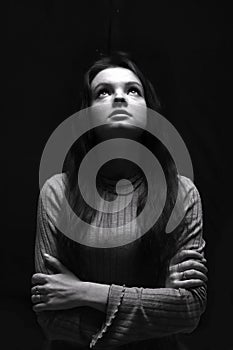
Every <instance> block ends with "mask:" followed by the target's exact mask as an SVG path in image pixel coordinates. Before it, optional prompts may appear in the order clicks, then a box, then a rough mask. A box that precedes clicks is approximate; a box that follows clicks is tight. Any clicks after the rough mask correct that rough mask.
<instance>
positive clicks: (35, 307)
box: [32, 303, 50, 312]
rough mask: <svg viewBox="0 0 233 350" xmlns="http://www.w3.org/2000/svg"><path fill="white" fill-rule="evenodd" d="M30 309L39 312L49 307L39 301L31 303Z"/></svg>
mask: <svg viewBox="0 0 233 350" xmlns="http://www.w3.org/2000/svg"><path fill="white" fill-rule="evenodd" d="M32 310H33V311H35V312H41V311H45V310H50V307H49V306H48V305H47V304H46V303H39V304H35V305H33V307H32Z"/></svg>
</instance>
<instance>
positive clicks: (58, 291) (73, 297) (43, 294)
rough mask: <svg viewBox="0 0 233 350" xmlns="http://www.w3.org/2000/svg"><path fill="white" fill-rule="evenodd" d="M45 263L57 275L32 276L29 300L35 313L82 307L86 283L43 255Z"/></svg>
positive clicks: (56, 261)
mask: <svg viewBox="0 0 233 350" xmlns="http://www.w3.org/2000/svg"><path fill="white" fill-rule="evenodd" d="M44 256H45V258H46V261H47V263H48V264H49V265H50V266H51V267H53V269H55V271H57V272H58V273H55V274H53V275H46V274H43V273H36V274H34V275H33V276H32V284H34V286H33V287H32V289H31V293H32V297H31V300H32V302H33V304H34V306H33V310H34V311H36V312H40V311H44V310H64V309H71V308H73V307H78V306H83V305H84V299H85V298H84V297H85V291H86V282H82V281H80V279H79V278H78V277H77V276H76V275H74V274H73V273H72V272H71V271H69V270H68V269H67V268H66V267H65V266H64V265H62V263H61V262H60V261H59V260H58V259H56V258H55V257H53V256H51V255H48V254H45V255H44Z"/></svg>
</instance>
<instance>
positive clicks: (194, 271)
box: [165, 250, 208, 289]
mask: <svg viewBox="0 0 233 350" xmlns="http://www.w3.org/2000/svg"><path fill="white" fill-rule="evenodd" d="M205 264H206V259H205V258H203V256H202V255H201V254H200V253H198V252H197V251H195V250H183V251H181V252H180V253H178V254H177V255H175V256H174V258H172V259H171V261H170V264H169V273H168V276H167V278H166V283H165V287H166V288H186V289H190V288H195V287H200V286H203V285H205V284H206V282H207V280H208V278H207V272H208V270H207V267H206V266H205Z"/></svg>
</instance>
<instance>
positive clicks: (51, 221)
mask: <svg viewBox="0 0 233 350" xmlns="http://www.w3.org/2000/svg"><path fill="white" fill-rule="evenodd" d="M179 181H180V182H181V183H182V185H183V188H184V189H185V195H184V208H185V216H186V219H187V222H188V225H186V226H185V229H184V230H185V232H184V233H183V235H182V237H183V238H182V244H181V245H180V248H179V251H177V252H176V254H178V253H179V252H180V251H181V250H183V249H193V250H196V251H198V252H201V253H202V255H203V256H204V247H205V241H204V239H203V237H202V226H203V224H202V208H201V200H200V196H199V193H198V191H197V189H196V187H195V185H194V184H193V182H192V181H191V180H190V179H188V178H186V177H184V176H179ZM65 182H66V175H65V174H57V175H54V176H53V177H51V178H50V179H49V180H47V181H46V183H45V184H44V186H43V188H42V190H41V192H40V196H39V201H38V215H37V233H36V244H35V270H36V272H41V273H46V274H50V273H52V272H51V271H50V270H49V269H48V268H47V265H46V263H45V260H44V257H43V253H45V252H47V253H48V254H50V255H53V256H55V257H57V258H58V259H59V260H60V261H61V262H62V263H63V264H64V265H65V266H66V267H67V268H68V269H70V270H71V271H72V272H73V273H75V274H76V275H77V276H78V277H79V278H80V279H81V280H83V281H90V282H96V283H104V284H109V285H110V289H109V295H108V301H107V307H106V313H103V312H101V311H98V310H96V309H93V308H90V307H77V308H72V309H68V310H57V311H43V312H40V313H38V314H37V319H38V322H39V324H40V326H41V327H42V329H43V330H44V332H45V334H46V336H47V338H48V339H49V340H50V341H52V344H57V345H56V347H51V348H53V349H66V350H68V349H88V348H96V349H102V348H103V349H115V348H117V347H119V348H120V349H140V350H143V349H155V350H157V349H165V348H166V350H167V349H170V348H171V349H176V347H175V346H176V345H175V344H176V341H175V338H176V335H177V334H179V333H190V332H192V331H193V330H194V329H195V328H196V327H197V325H198V322H199V319H200V316H201V314H202V313H203V312H204V310H205V306H206V287H205V286H202V287H197V288H193V289H189V290H187V289H182V288H179V289H174V288H164V287H161V286H159V285H158V281H157V280H158V279H157V277H158V272H159V265H158V266H157V267H156V266H155V263H154V260H153V263H152V259H151V257H150V256H149V255H148V254H146V253H145V251H144V249H142V240H141V239H136V240H134V241H133V242H131V243H128V244H125V245H123V246H120V247H114V248H95V247H90V246H86V245H83V244H79V243H77V242H75V241H73V240H72V239H70V238H68V237H67V236H65V235H64V234H63V233H62V232H60V231H59V229H58V228H57V227H56V222H57V221H58V220H59V215H60V213H61V208H62V205H63V201H64V193H65ZM134 184H136V186H135V188H136V190H135V191H134V195H133V199H132V201H131V203H130V204H129V205H128V206H126V208H125V209H124V210H120V211H119V212H114V213H112V214H109V213H108V214H107V213H104V212H99V213H98V215H97V216H96V218H95V223H96V224H97V226H99V227H100V230H99V231H98V234H100V235H101V227H106V222H107V220H108V222H109V215H110V219H111V220H110V222H111V224H112V226H114V227H119V230H122V225H124V224H125V223H126V222H129V221H130V220H131V219H132V218H133V217H135V215H136V203H137V198H138V195H139V193H140V190H141V189H142V183H140V179H136V180H135V183H134ZM108 185H110V186H107V187H106V191H105V192H104V193H105V199H107V198H108V195H109V193H110V192H111V183H109V184H108ZM124 201H125V196H122V202H123V204H124ZM105 205H106V202H105ZM135 230H136V228H135V227H131V228H130V230H128V231H127V232H125V234H127V235H130V234H131V232H134V231H135ZM121 234H122V232H121ZM145 236H146V235H145ZM168 273H169V272H168ZM59 344H60V345H59ZM169 346H170V347H169Z"/></svg>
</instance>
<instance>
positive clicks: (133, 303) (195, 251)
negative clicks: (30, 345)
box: [32, 188, 207, 348]
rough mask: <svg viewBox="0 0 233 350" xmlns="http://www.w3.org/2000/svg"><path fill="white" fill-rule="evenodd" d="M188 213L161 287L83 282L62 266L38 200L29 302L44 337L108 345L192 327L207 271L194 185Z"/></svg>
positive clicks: (202, 298) (199, 311) (53, 230)
mask: <svg viewBox="0 0 233 350" xmlns="http://www.w3.org/2000/svg"><path fill="white" fill-rule="evenodd" d="M187 215H190V218H192V220H190V224H189V227H188V228H187V232H186V233H185V235H184V237H185V238H184V240H183V244H182V246H181V248H180V250H179V251H178V252H177V253H176V255H175V256H174V257H173V259H172V260H171V263H170V268H169V271H168V275H167V279H166V286H165V288H157V289H155V288H153V289H150V288H139V287H133V288H127V287H124V286H118V285H103V284H98V283H92V282H82V281H80V280H79V278H78V276H75V275H73V274H72V273H71V272H70V271H69V270H68V269H67V268H66V267H65V266H63V265H62V264H61V263H60V261H59V260H58V259H57V258H59V256H58V254H57V242H56V228H55V227H54V226H53V225H52V223H51V222H49V218H48V216H47V215H46V211H45V209H44V208H43V203H42V201H41V200H39V205H38V224H37V236H36V247H35V264H36V272H37V273H36V274H34V275H33V277H32V283H33V285H34V286H33V288H32V294H33V296H32V301H33V303H34V307H33V308H34V310H35V311H36V312H37V317H38V322H39V324H40V325H41V327H42V328H43V329H44V331H45V333H46V334H47V336H48V337H49V338H50V339H62V340H67V341H70V342H74V343H76V344H77V345H80V346H87V345H89V344H90V346H95V347H96V348H98V347H100V348H108V347H112V346H113V347H114V346H119V345H123V344H125V343H130V342H134V341H140V340H145V339H150V338H155V337H162V336H166V335H171V334H175V333H180V332H191V331H192V330H193V329H194V328H196V326H197V324H198V322H199V319H200V315H201V314H202V312H203V311H204V309H205V303H206V281H207V278H206V273H207V269H206V267H205V262H206V261H205V259H204V256H203V249H204V246H205V242H204V240H203V238H202V218H201V204H200V198H199V196H198V192H197V190H196V189H195V188H194V190H193V194H192V201H191V202H190V206H189V208H188V211H187ZM43 253H48V254H50V257H48V258H46V257H45V256H44V255H43ZM51 267H53V272H51V271H52V269H51ZM54 270H57V271H56V273H54ZM36 289H37V290H38V291H39V292H40V294H41V296H42V297H40V300H39V301H38V298H37V296H36V295H35V294H34V293H35V290H36Z"/></svg>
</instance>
